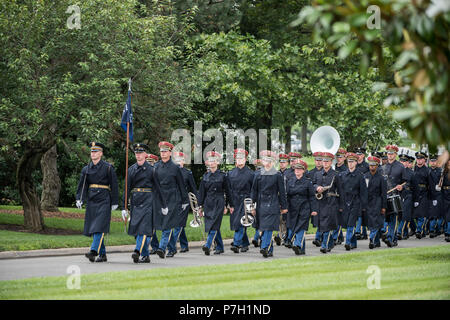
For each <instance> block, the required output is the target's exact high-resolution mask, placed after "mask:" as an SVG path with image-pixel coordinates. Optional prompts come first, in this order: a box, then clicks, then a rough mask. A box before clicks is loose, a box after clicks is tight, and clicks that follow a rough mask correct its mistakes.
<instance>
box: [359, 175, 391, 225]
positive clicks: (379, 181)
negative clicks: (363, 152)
mask: <svg viewBox="0 0 450 320" xmlns="http://www.w3.org/2000/svg"><path fill="white" fill-rule="evenodd" d="M364 177H365V179H368V180H369V185H368V188H367V194H368V202H367V226H368V227H369V228H370V229H371V230H373V229H381V228H382V227H383V225H384V219H385V218H384V215H383V214H381V209H382V208H384V209H387V183H386V180H385V179H384V177H383V176H382V175H381V173H380V171H379V170H377V171H376V173H375V174H374V175H372V174H371V173H370V171H369V172H367V173H366V174H365V175H364Z"/></svg>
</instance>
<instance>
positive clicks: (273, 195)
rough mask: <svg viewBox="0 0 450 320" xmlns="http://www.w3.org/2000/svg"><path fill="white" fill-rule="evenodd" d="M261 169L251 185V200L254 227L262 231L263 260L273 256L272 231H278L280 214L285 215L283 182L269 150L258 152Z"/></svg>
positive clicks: (273, 154) (274, 154) (261, 251)
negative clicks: (253, 203)
mask: <svg viewBox="0 0 450 320" xmlns="http://www.w3.org/2000/svg"><path fill="white" fill-rule="evenodd" d="M260 155H261V157H262V162H263V166H264V167H263V168H262V169H261V171H260V173H259V174H256V175H255V179H254V181H253V185H252V200H253V202H256V210H255V212H254V213H255V216H256V219H255V220H256V222H255V224H256V226H257V229H258V230H260V231H262V236H261V250H260V253H261V254H262V255H263V257H264V258H267V257H272V256H273V241H272V240H273V239H272V234H273V231H277V230H279V227H280V212H281V214H285V213H287V199H286V190H285V187H284V181H283V177H282V176H281V174H280V173H279V172H278V171H277V170H276V169H275V168H274V162H275V161H276V159H277V158H278V155H277V154H276V153H274V152H272V151H269V150H263V151H261V152H260Z"/></svg>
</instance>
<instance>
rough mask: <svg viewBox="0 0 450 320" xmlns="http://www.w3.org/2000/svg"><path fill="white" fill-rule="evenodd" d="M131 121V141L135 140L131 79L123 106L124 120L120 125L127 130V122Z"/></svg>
mask: <svg viewBox="0 0 450 320" xmlns="http://www.w3.org/2000/svg"><path fill="white" fill-rule="evenodd" d="M128 122H129V123H130V135H129V136H130V141H133V111H131V79H130V81H129V82H128V99H127V103H125V106H124V107H123V112H122V122H121V123H120V126H121V127H122V128H123V130H125V132H127V123H128Z"/></svg>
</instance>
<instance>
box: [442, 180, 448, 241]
mask: <svg viewBox="0 0 450 320" xmlns="http://www.w3.org/2000/svg"><path fill="white" fill-rule="evenodd" d="M441 192H442V204H443V207H444V218H445V221H446V222H450V179H449V178H448V174H445V175H444V179H443V182H442V190H441ZM448 231H449V232H450V230H448Z"/></svg>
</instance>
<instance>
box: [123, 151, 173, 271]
mask: <svg viewBox="0 0 450 320" xmlns="http://www.w3.org/2000/svg"><path fill="white" fill-rule="evenodd" d="M133 149H134V154H135V156H136V163H135V164H133V165H132V166H131V167H130V168H128V180H127V190H128V192H127V197H126V199H125V195H124V197H123V209H122V218H123V219H124V220H125V219H126V218H127V217H128V212H127V210H125V204H127V203H128V201H130V205H129V206H127V207H128V208H130V213H131V219H130V222H129V227H128V234H129V235H130V236H134V237H135V238H136V248H135V249H134V252H133V254H132V255H131V258H132V259H133V262H134V263H150V257H149V254H150V252H149V251H148V245H149V237H151V236H152V234H153V230H154V228H153V205H154V203H153V199H154V197H159V200H160V201H161V203H162V204H164V208H163V209H162V210H164V212H165V213H167V205H166V204H165V202H164V199H162V197H161V190H160V188H159V181H158V178H157V177H156V175H155V173H154V169H153V167H152V166H151V165H150V164H149V163H148V162H147V161H145V159H146V157H147V154H146V151H147V150H148V147H147V145H145V144H143V143H136V144H134V145H133ZM139 257H141V258H140V259H139Z"/></svg>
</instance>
